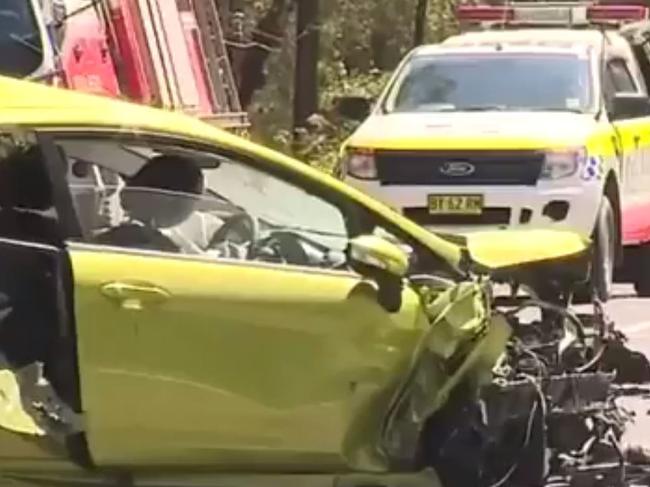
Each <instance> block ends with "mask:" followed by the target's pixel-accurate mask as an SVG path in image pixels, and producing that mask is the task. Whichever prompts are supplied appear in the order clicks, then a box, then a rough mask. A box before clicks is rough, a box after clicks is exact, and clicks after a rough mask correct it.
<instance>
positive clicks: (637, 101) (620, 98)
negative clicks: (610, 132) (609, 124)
mask: <svg viewBox="0 0 650 487" xmlns="http://www.w3.org/2000/svg"><path fill="white" fill-rule="evenodd" d="M609 116H610V118H611V119H612V120H624V119H626V118H640V117H648V116H650V98H648V97H647V96H645V95H640V94H637V93H619V94H617V95H615V96H614V98H612V100H611V103H610V109H609Z"/></svg>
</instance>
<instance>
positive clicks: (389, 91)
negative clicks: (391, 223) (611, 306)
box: [339, 2, 650, 300]
mask: <svg viewBox="0 0 650 487" xmlns="http://www.w3.org/2000/svg"><path fill="white" fill-rule="evenodd" d="M458 12H459V18H460V19H461V20H462V21H463V22H464V23H465V24H466V25H474V26H479V27H481V28H479V29H474V30H472V31H469V32H465V33H462V34H460V35H457V36H454V37H451V38H449V39H447V40H446V41H444V42H442V43H440V44H436V45H427V46H421V47H418V48H416V49H415V50H413V51H412V52H411V53H409V54H408V55H407V56H406V58H405V59H404V60H403V62H402V63H401V65H400V66H399V67H398V69H397V70H396V72H395V74H394V76H393V77H392V79H391V80H390V82H389V83H388V85H387V86H386V88H385V90H384V92H383V93H382V94H381V96H380V98H379V100H378V101H377V102H376V103H375V105H374V107H373V108H372V109H371V110H370V113H369V116H368V117H367V118H366V119H365V121H364V122H363V123H362V124H361V126H360V127H359V128H358V129H357V131H356V132H355V133H354V134H353V135H352V136H351V137H350V138H349V139H348V140H347V141H346V142H345V144H344V145H343V147H342V159H341V166H340V168H339V170H340V174H341V176H342V177H343V178H344V179H345V180H346V181H348V182H349V183H351V184H353V185H354V186H356V187H358V188H360V189H362V190H364V191H366V192H367V193H369V194H371V195H373V196H375V197H378V198H379V199H382V200H384V201H385V202H387V203H389V204H390V205H392V206H393V207H395V208H397V209H399V210H400V211H401V212H402V213H403V214H404V215H406V216H408V217H410V218H411V219H412V220H414V221H416V222H417V223H419V224H421V225H423V226H425V227H428V228H431V229H433V230H436V231H451V232H455V233H457V232H460V233H465V232H472V231H475V230H484V229H485V228H486V227H487V228H512V227H522V228H561V229H569V230H573V231H577V232H579V233H580V234H581V235H583V236H588V237H591V238H592V239H593V242H594V244H593V256H594V257H593V265H592V272H591V278H590V286H589V289H590V291H591V292H594V293H595V295H596V296H597V297H598V298H599V299H601V300H606V299H607V298H608V297H609V294H610V291H611V286H612V282H613V279H614V269H615V267H616V266H617V265H619V264H621V263H622V261H623V254H624V253H625V255H626V260H627V256H628V255H629V256H632V257H630V259H632V258H634V259H635V260H634V262H633V263H634V264H635V265H634V266H632V267H633V268H634V269H636V270H637V272H635V273H634V275H633V276H632V279H633V280H634V282H635V284H636V289H637V291H638V293H639V294H640V295H644V296H648V295H650V157H649V151H650V102H649V100H648V91H647V90H648V88H647V87H648V85H649V84H650V59H649V57H648V53H650V44H648V41H647V39H648V37H647V36H646V35H645V33H646V32H650V22H647V20H646V19H647V18H648V8H647V7H645V6H640V5H620V4H607V5H603V4H598V5H595V4H593V5H592V4H590V3H565V2H563V3H561V4H558V3H554V4H544V3H539V2H526V3H523V2H522V3H516V2H515V3H512V2H511V3H509V4H508V5H491V6H484V5H481V6H461V7H459V11H458ZM596 24H598V27H596ZM495 26H496V27H499V28H498V29H494V28H490V27H495ZM368 108H370V106H368ZM364 118H365V115H364ZM624 248H625V250H626V252H624ZM628 248H629V249H630V250H631V251H630V252H629V253H628V252H627V249H628ZM632 249H634V250H635V251H636V252H632ZM636 259H639V260H636Z"/></svg>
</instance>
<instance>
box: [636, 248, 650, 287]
mask: <svg viewBox="0 0 650 487" xmlns="http://www.w3.org/2000/svg"><path fill="white" fill-rule="evenodd" d="M633 264H634V290H635V291H636V294H637V295H638V296H639V297H640V298H650V244H647V243H646V244H645V245H642V246H641V247H640V248H639V253H638V256H637V258H636V259H635V260H634V262H633Z"/></svg>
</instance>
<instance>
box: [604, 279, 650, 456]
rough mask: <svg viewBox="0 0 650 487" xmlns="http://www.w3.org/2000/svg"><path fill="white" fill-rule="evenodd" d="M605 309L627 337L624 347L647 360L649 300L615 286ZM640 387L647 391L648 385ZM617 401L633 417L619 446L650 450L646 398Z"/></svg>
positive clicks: (648, 399) (649, 349) (648, 398)
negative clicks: (611, 297) (640, 354)
mask: <svg viewBox="0 0 650 487" xmlns="http://www.w3.org/2000/svg"><path fill="white" fill-rule="evenodd" d="M606 309H607V313H608V315H609V316H610V317H611V318H612V319H613V320H614V321H615V323H616V325H617V327H618V329H619V330H621V331H622V332H623V333H624V334H625V335H626V336H627V337H628V340H629V341H628V343H627V345H628V347H629V348H631V349H633V350H636V351H639V352H642V353H644V354H645V355H646V356H647V357H648V358H649V359H650V299H640V298H638V297H637V296H636V293H635V292H634V289H633V287H632V286H631V285H623V284H619V285H617V286H616V288H615V295H614V298H613V299H612V300H610V301H609V302H608V303H607V306H606ZM643 387H644V388H648V389H649V390H650V384H648V385H647V386H643ZM617 402H618V403H619V405H621V406H623V407H624V408H626V409H628V410H630V411H632V413H633V415H634V416H633V423H632V424H631V425H630V426H629V427H628V429H627V432H626V434H625V436H624V438H623V443H624V444H625V445H629V446H642V447H643V448H644V449H647V450H650V395H647V396H646V395H637V396H634V397H625V398H619V399H618V400H617Z"/></svg>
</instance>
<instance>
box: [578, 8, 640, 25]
mask: <svg viewBox="0 0 650 487" xmlns="http://www.w3.org/2000/svg"><path fill="white" fill-rule="evenodd" d="M587 18H588V19H589V21H590V22H594V23H599V22H624V21H630V22H632V21H638V20H645V19H647V18H648V8H647V7H644V6H642V5H592V6H590V7H588V8H587Z"/></svg>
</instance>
